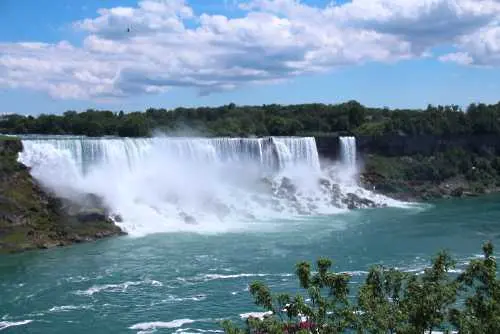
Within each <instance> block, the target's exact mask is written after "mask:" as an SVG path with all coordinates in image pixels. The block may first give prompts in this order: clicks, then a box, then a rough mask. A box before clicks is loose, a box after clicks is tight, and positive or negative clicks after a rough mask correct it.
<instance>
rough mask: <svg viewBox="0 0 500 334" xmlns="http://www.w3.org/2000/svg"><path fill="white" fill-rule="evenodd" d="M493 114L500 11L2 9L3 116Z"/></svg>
mask: <svg viewBox="0 0 500 334" xmlns="http://www.w3.org/2000/svg"><path fill="white" fill-rule="evenodd" d="M350 99H356V100H358V101H360V102H362V103H364V104H366V105H371V106H390V107H423V106H426V105H427V104H428V103H433V104H438V103H441V104H449V103H454V104H460V105H466V104H468V103H470V102H474V101H482V102H487V103H492V102H497V101H498V100H500V0H350V1H347V0H337V1H329V0H302V1H299V0H79V1H76V0H0V112H18V113H31V114H37V113H41V112H45V113H61V112H64V111H65V110H67V109H77V110H82V109H86V108H89V107H93V108H108V109H112V110H126V111H130V110H143V109H144V108H147V107H150V106H152V107H167V108H170V107H176V106H194V105H220V104H226V103H230V102H235V103H237V104H264V103H282V104H288V103H301V102H325V103H337V102H342V101H346V100H350Z"/></svg>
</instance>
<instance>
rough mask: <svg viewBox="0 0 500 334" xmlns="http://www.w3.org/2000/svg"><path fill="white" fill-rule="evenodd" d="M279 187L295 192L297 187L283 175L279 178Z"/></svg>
mask: <svg viewBox="0 0 500 334" xmlns="http://www.w3.org/2000/svg"><path fill="white" fill-rule="evenodd" d="M280 188H281V189H284V190H286V191H287V192H288V193H292V194H294V193H296V192H297V187H296V186H295V185H294V184H293V183H292V180H290V179H289V178H288V177H284V178H283V179H282V180H281V186H280Z"/></svg>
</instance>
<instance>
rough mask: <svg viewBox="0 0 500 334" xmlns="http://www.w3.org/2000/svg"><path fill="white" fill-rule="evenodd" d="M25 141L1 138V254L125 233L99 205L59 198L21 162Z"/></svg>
mask: <svg viewBox="0 0 500 334" xmlns="http://www.w3.org/2000/svg"><path fill="white" fill-rule="evenodd" d="M22 148H23V147H22V142H21V141H20V140H19V139H17V138H14V137H2V138H0V253H12V252H19V251H24V250H30V249H37V248H50V247H56V246H64V245H69V244H73V243H79V242H85V241H92V240H96V239H100V238H105V237H110V236H115V235H121V234H123V232H122V230H121V229H120V228H119V227H118V226H116V225H115V224H114V223H113V221H111V220H110V219H108V218H107V217H106V214H105V211H104V210H103V209H102V208H100V207H99V206H97V205H95V206H94V207H89V206H80V205H79V204H76V203H68V202H66V201H63V200H61V199H58V198H56V197H55V196H53V195H52V194H50V193H49V192H47V191H45V190H44V189H43V188H42V187H41V186H40V185H39V184H38V183H37V182H36V180H34V179H33V178H32V177H31V175H30V173H29V169H28V168H27V167H25V166H24V165H22V164H20V163H19V162H17V157H18V153H19V152H21V151H22Z"/></svg>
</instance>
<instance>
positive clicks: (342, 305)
mask: <svg viewBox="0 0 500 334" xmlns="http://www.w3.org/2000/svg"><path fill="white" fill-rule="evenodd" d="M331 265H332V262H331V261H330V260H328V259H319V260H318V261H317V263H316V270H315V272H313V271H312V270H311V265H310V264H309V263H306V262H301V263H299V264H298V265H297V267H296V275H297V278H298V280H299V285H300V288H301V289H302V290H301V292H300V293H299V294H297V295H295V296H292V295H289V294H278V295H274V294H272V292H271V291H270V289H269V288H268V287H267V286H266V285H265V284H264V283H262V282H254V283H252V284H251V286H250V293H251V294H252V296H253V297H254V301H255V304H256V305H258V306H260V307H261V308H263V309H264V310H266V311H269V314H270V315H268V316H267V317H265V318H264V319H258V318H249V319H247V321H246V327H245V328H239V327H238V326H235V325H234V324H233V323H231V322H230V321H225V322H223V323H222V327H223V328H224V330H225V332H226V333H228V334H243V333H252V334H283V333H287V334H293V333H324V334H327V333H328V334H331V333H344V332H346V331H349V332H357V333H366V332H368V333H427V332H432V331H433V330H444V331H452V330H458V331H459V332H460V333H500V280H499V279H498V278H497V273H496V259H495V258H494V257H493V245H492V244H491V243H490V242H487V243H485V244H484V245H483V258H482V259H478V260H473V261H472V262H471V263H470V264H468V266H467V268H466V270H465V271H464V272H463V273H462V274H460V275H459V276H458V277H456V276H452V274H450V270H451V269H453V268H454V266H455V262H454V261H453V259H452V258H451V257H450V256H449V254H448V253H446V252H440V253H439V254H438V255H437V256H436V257H435V258H434V259H433V260H432V265H431V266H430V267H429V268H427V269H425V271H424V272H423V274H421V275H419V274H409V273H403V272H400V271H398V270H396V269H387V268H384V267H381V266H375V267H373V268H372V269H371V270H370V272H369V273H368V275H367V278H366V281H365V283H364V285H363V286H361V288H360V289H359V291H358V294H357V298H356V300H355V301H353V300H351V299H350V298H349V282H350V277H349V276H348V275H347V274H344V273H335V272H332V271H331V270H330V269H331ZM459 300H463V301H465V304H463V303H459V302H458V301H459ZM460 305H463V306H460Z"/></svg>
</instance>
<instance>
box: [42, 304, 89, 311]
mask: <svg viewBox="0 0 500 334" xmlns="http://www.w3.org/2000/svg"><path fill="white" fill-rule="evenodd" d="M91 308H92V305H63V306H54V307H52V308H51V309H50V310H49V312H56V313H57V312H70V311H76V310H88V309H91Z"/></svg>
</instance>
